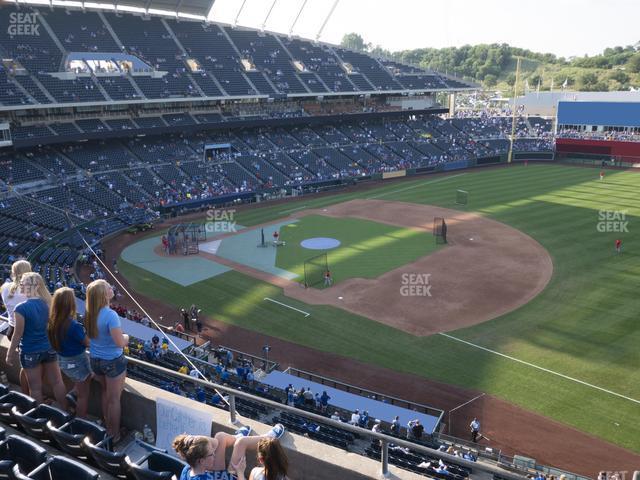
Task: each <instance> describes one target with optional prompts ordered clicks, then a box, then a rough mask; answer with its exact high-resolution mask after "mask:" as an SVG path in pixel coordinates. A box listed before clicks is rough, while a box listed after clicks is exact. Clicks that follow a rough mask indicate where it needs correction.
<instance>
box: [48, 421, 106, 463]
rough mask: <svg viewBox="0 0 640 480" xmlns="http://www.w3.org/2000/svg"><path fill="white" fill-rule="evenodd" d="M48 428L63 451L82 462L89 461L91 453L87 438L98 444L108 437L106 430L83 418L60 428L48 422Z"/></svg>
mask: <svg viewBox="0 0 640 480" xmlns="http://www.w3.org/2000/svg"><path fill="white" fill-rule="evenodd" d="M47 428H48V429H49V431H50V432H51V435H52V436H53V438H54V440H55V441H56V443H57V445H58V447H60V449H61V450H63V451H64V452H66V453H68V454H70V455H73V456H74V457H76V458H80V459H82V460H88V459H89V451H88V449H87V448H86V446H85V444H84V439H85V438H89V439H90V440H91V442H92V443H93V444H97V443H99V442H101V441H103V440H104V439H105V438H106V436H107V430H106V429H104V428H103V427H101V426H100V425H98V424H96V423H93V422H90V421H88V420H84V419H82V418H74V419H73V420H71V421H69V422H67V423H65V424H64V425H62V426H61V427H60V428H58V427H56V426H55V425H54V424H53V423H52V422H47Z"/></svg>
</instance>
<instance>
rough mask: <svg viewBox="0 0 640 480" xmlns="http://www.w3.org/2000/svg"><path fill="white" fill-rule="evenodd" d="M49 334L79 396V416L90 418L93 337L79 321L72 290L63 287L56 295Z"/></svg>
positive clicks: (50, 318)
mask: <svg viewBox="0 0 640 480" xmlns="http://www.w3.org/2000/svg"><path fill="white" fill-rule="evenodd" d="M48 335H49V342H50V343H51V346H52V347H53V349H54V350H55V351H56V352H57V353H58V362H59V364H60V370H62V373H64V374H65V376H67V377H68V378H69V379H71V381H73V383H74V390H75V392H76V394H77V396H78V398H77V400H76V416H78V417H81V418H86V417H87V407H88V404H89V391H90V388H91V366H90V365H89V356H88V355H87V347H88V346H89V337H87V333H86V332H85V330H84V327H83V326H82V325H81V324H80V323H78V321H77V320H76V296H75V293H74V291H73V290H72V289H70V288H68V287H62V288H59V289H58V290H56V292H55V293H54V294H53V301H52V303H51V310H50V312H49V331H48Z"/></svg>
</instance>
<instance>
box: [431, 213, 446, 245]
mask: <svg viewBox="0 0 640 480" xmlns="http://www.w3.org/2000/svg"><path fill="white" fill-rule="evenodd" d="M433 236H434V237H436V243H437V244H442V243H447V222H445V221H444V218H442V217H435V218H434V219H433Z"/></svg>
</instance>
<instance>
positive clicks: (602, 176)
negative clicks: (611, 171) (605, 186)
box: [600, 170, 604, 181]
mask: <svg viewBox="0 0 640 480" xmlns="http://www.w3.org/2000/svg"><path fill="white" fill-rule="evenodd" d="M603 180H604V170H600V181H603Z"/></svg>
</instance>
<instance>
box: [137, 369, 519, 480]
mask: <svg viewBox="0 0 640 480" xmlns="http://www.w3.org/2000/svg"><path fill="white" fill-rule="evenodd" d="M127 360H128V361H129V362H130V363H132V364H134V365H138V366H142V367H145V368H150V369H153V370H157V371H160V372H162V373H164V374H166V375H170V376H173V377H176V378H180V379H182V380H185V381H188V382H191V383H197V384H199V385H201V386H203V387H209V388H215V389H216V390H218V391H219V392H224V393H226V394H227V395H229V419H230V421H231V423H232V424H235V423H236V422H237V416H238V413H237V410H236V398H242V399H244V400H250V401H253V402H257V403H260V404H262V405H265V406H268V407H271V408H274V409H277V410H280V411H284V412H288V413H291V414H294V415H297V416H300V417H304V418H306V419H309V420H314V421H316V422H321V423H323V424H325V425H329V426H331V427H334V428H338V429H341V430H346V431H348V432H351V433H355V434H358V435H360V436H364V437H367V438H368V439H370V440H373V439H375V440H379V441H380V443H381V460H380V463H381V467H382V474H383V475H387V474H388V473H389V444H390V443H393V444H394V445H399V446H401V447H404V448H409V449H411V450H414V451H417V452H420V453H423V454H427V455H430V456H432V457H436V458H439V459H442V460H443V461H446V462H449V463H453V464H456V465H459V466H463V467H466V468H468V469H470V470H471V471H481V472H485V473H490V474H492V475H499V476H500V477H501V478H503V479H505V480H526V477H525V476H524V475H519V474H515V473H513V472H510V471H508V470H504V469H502V468H500V467H498V466H496V465H491V464H486V463H480V462H471V461H469V460H465V459H464V458H461V457H456V456H454V455H449V454H448V453H445V452H441V451H439V450H434V449H432V448H429V447H426V446H423V445H419V444H416V443H412V442H409V441H407V440H403V439H401V438H396V437H391V436H389V435H385V434H383V433H377V432H372V431H371V430H367V429H365V428H361V427H356V426H354V425H350V424H348V423H342V422H339V421H337V420H332V419H331V418H327V417H324V416H322V415H318V414H316V413H311V412H307V411H305V410H300V409H298V408H295V407H290V406H288V405H284V404H282V403H278V402H274V401H272V400H268V399H266V398H263V397H258V396H256V395H252V394H250V393H245V392H243V391H241V390H236V389H234V388H231V387H228V386H225V385H220V384H217V383H214V382H209V381H207V380H202V379H200V378H194V377H192V376H190V375H185V374H182V373H179V372H175V371H173V370H169V369H168V368H164V367H160V366H158V365H155V364H151V363H148V362H145V361H143V360H140V359H137V358H134V357H130V356H127Z"/></svg>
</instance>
